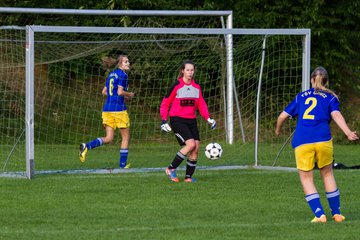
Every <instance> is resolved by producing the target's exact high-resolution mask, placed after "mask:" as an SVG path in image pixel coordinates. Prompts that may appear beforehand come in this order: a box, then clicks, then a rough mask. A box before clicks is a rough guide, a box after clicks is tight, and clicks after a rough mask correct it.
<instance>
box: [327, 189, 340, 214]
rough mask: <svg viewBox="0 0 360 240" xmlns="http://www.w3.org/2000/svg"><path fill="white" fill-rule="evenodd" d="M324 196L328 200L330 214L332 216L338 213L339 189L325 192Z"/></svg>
mask: <svg viewBox="0 0 360 240" xmlns="http://www.w3.org/2000/svg"><path fill="white" fill-rule="evenodd" d="M326 198H327V200H328V202H329V206H330V209H331V214H332V215H333V216H334V215H335V214H340V191H339V189H336V190H335V191H333V192H327V193H326Z"/></svg>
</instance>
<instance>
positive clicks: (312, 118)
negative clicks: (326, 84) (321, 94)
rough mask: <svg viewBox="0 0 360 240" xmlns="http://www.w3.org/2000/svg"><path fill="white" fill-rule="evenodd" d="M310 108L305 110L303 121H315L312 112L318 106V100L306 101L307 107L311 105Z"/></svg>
mask: <svg viewBox="0 0 360 240" xmlns="http://www.w3.org/2000/svg"><path fill="white" fill-rule="evenodd" d="M309 104H310V106H309V107H308V108H307V109H306V110H305V112H304V115H303V119H311V120H314V119H315V115H312V114H310V112H311V111H312V110H313V109H314V108H315V107H316V104H317V100H316V98H314V97H309V98H307V99H306V100H305V105H309Z"/></svg>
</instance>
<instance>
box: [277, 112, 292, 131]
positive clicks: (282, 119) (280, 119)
mask: <svg viewBox="0 0 360 240" xmlns="http://www.w3.org/2000/svg"><path fill="white" fill-rule="evenodd" d="M289 117H290V115H289V114H288V113H287V112H285V111H283V112H282V113H280V115H279V117H278V119H277V121H276V128H275V134H276V136H279V135H280V132H281V128H282V125H283V123H284V122H285V120H286V119H288V118H289Z"/></svg>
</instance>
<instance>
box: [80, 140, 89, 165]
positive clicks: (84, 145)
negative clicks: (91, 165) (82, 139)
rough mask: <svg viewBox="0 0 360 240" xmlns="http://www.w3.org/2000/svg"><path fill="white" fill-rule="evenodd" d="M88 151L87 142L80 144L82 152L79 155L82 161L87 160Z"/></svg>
mask: <svg viewBox="0 0 360 240" xmlns="http://www.w3.org/2000/svg"><path fill="white" fill-rule="evenodd" d="M87 151H88V148H87V147H86V144H85V143H82V144H80V153H79V157H80V162H82V163H83V162H85V160H86V159H85V158H86V153H87Z"/></svg>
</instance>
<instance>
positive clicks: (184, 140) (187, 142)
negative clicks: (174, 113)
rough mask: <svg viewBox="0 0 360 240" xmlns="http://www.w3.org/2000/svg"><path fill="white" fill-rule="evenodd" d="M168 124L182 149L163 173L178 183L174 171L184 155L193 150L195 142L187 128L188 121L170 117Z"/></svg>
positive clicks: (183, 158)
mask: <svg viewBox="0 0 360 240" xmlns="http://www.w3.org/2000/svg"><path fill="white" fill-rule="evenodd" d="M170 124H171V128H172V129H173V131H174V133H175V137H176V139H177V141H178V143H179V145H180V146H182V148H181V149H180V150H179V151H178V152H177V153H176V155H175V157H174V159H173V161H172V162H171V163H170V165H169V166H168V167H167V168H166V170H165V173H166V175H168V176H169V178H170V180H171V181H173V182H179V178H178V177H177V176H176V169H177V168H178V167H179V166H180V164H181V163H182V162H183V161H184V160H185V158H186V155H187V154H188V153H189V152H191V151H192V150H193V149H194V148H195V140H194V139H193V138H192V134H191V131H190V129H189V127H188V119H183V118H178V117H171V118H170Z"/></svg>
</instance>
